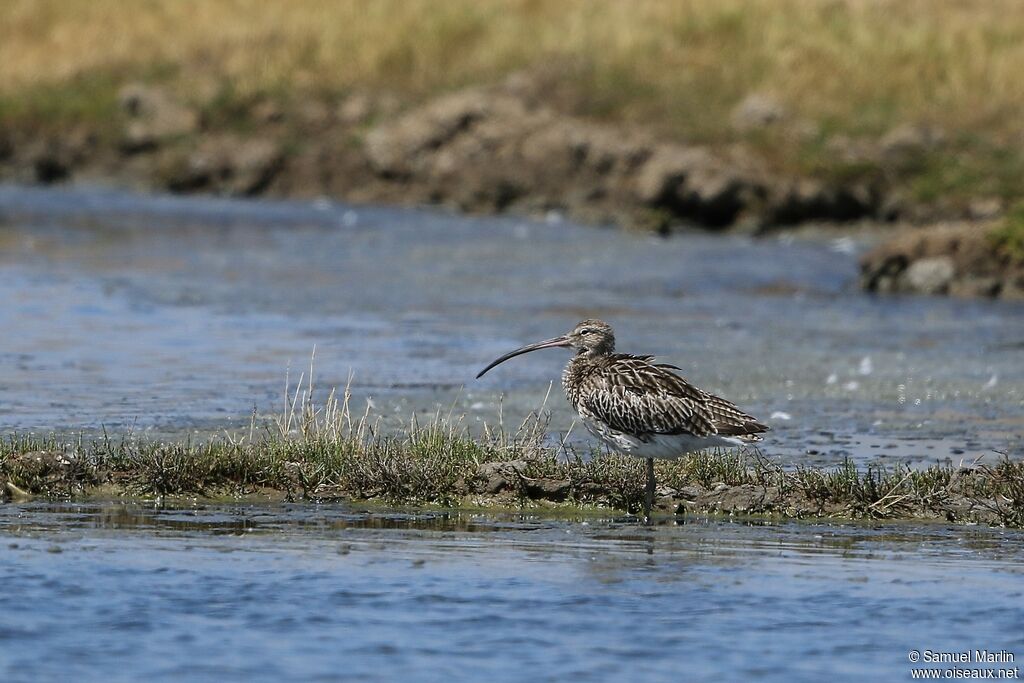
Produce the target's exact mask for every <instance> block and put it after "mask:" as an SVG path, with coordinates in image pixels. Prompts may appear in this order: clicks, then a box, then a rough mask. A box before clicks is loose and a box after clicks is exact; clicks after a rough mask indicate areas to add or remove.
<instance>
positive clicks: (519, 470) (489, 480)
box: [471, 460, 529, 495]
mask: <svg viewBox="0 0 1024 683" xmlns="http://www.w3.org/2000/svg"><path fill="white" fill-rule="evenodd" d="M528 466H529V464H528V463H527V462H526V461H525V460H510V461H508V462H485V463H483V464H481V465H480V466H479V467H477V470H476V475H475V476H474V477H473V482H472V484H471V488H472V490H473V491H475V492H477V493H489V494H492V495H493V494H496V493H501V492H502V491H509V490H511V491H518V490H519V484H520V482H521V481H522V480H523V476H522V475H523V474H524V473H525V472H526V468H527V467H528Z"/></svg>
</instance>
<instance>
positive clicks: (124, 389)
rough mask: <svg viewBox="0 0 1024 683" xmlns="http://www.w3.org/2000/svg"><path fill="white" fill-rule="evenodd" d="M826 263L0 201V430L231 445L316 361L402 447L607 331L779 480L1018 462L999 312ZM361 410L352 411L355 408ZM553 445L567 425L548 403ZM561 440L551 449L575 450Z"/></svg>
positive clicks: (509, 406)
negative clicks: (680, 381) (417, 420)
mask: <svg viewBox="0 0 1024 683" xmlns="http://www.w3.org/2000/svg"><path fill="white" fill-rule="evenodd" d="M848 251H849V250H848V249H846V248H845V246H844V248H842V249H834V248H833V246H832V244H831V243H830V242H829V241H827V240H817V241H813V240H803V241H798V240H784V239H782V240H764V241H751V240H747V239H743V238H737V237H706V236H700V235H689V236H683V237H679V238H676V239H672V240H661V239H657V238H650V237H641V236H637V235H632V234H624V233H622V232H619V231H616V230H606V229H595V228H587V227H580V226H574V225H571V224H565V223H562V224H558V225H549V224H547V223H532V222H528V221H522V220H516V219H510V218H464V217H455V216H449V215H446V214H443V213H437V212H431V211H414V210H398V209H385V208H364V207H360V208H352V207H347V206H343V205H336V204H332V203H326V202H324V203H312V204H310V203H300V202H255V201H250V202H240V201H225V200H213V199H202V198H170V197H149V196H135V195H127V194H119V193H112V192H106V191H98V190H93V191H89V190H80V189H58V190H38V189H25V188H14V187H0V282H2V283H3V288H4V297H3V300H2V301H0V329H3V330H16V331H17V333H16V334H5V335H4V339H3V342H2V344H0V367H2V369H3V372H2V373H0V427H2V428H3V429H4V430H5V431H9V430H12V429H19V430H25V429H36V430H44V431H48V430H51V429H61V428H73V429H74V428H80V427H86V428H91V429H99V428H101V427H102V426H106V427H107V428H108V429H109V430H113V431H115V432H117V431H122V430H124V429H125V428H127V427H132V428H134V429H136V430H139V431H150V432H152V433H153V434H155V435H172V436H180V435H181V433H182V432H183V431H185V430H188V429H196V430H199V431H200V432H201V433H210V432H213V433H217V432H219V431H220V430H221V429H222V428H225V427H226V428H232V427H242V428H245V427H248V422H249V419H248V416H249V414H250V413H251V411H252V408H253V406H254V404H255V405H256V407H258V408H259V409H260V410H261V411H262V412H268V411H272V410H274V409H276V408H277V407H279V406H280V405H281V403H282V397H281V395H282V388H283V385H284V377H285V372H286V369H287V368H289V367H290V369H291V370H290V372H291V375H292V378H293V380H294V379H295V378H296V377H297V376H298V375H299V373H300V372H302V371H303V370H304V369H306V368H307V367H308V364H309V358H310V353H311V350H312V349H313V347H314V346H316V349H317V352H316V366H317V381H318V383H319V386H320V387H322V389H323V391H324V393H326V391H327V389H328V388H329V387H330V386H340V385H344V384H345V383H346V381H347V378H348V376H349V373H350V372H352V373H353V376H354V380H353V390H354V392H355V394H356V397H357V401H356V402H357V404H359V403H360V402H361V401H362V400H364V399H372V401H373V403H374V406H375V410H376V411H377V412H380V413H382V414H384V416H385V417H391V418H393V422H394V423H397V422H398V421H399V419H400V420H401V421H402V422H405V421H406V420H407V418H408V417H409V415H410V414H411V413H412V412H414V411H419V412H424V413H430V414H433V413H434V412H435V411H436V410H437V409H438V408H439V407H441V409H442V410H443V411H444V412H446V413H447V412H448V410H449V409H453V410H454V412H455V413H456V414H463V413H464V414H466V415H467V416H468V421H469V423H470V424H477V423H478V422H480V421H484V420H486V421H491V422H493V421H495V420H496V419H497V417H498V413H499V404H498V398H499V396H500V395H501V394H503V393H504V394H505V396H504V401H503V405H502V410H503V413H504V417H505V420H506V422H507V423H508V424H518V421H519V419H520V418H521V417H522V416H523V415H525V414H526V412H528V411H529V410H531V409H534V408H536V407H537V406H538V405H539V403H540V402H541V400H542V398H543V396H544V394H545V393H546V391H547V388H548V385H549V383H550V382H551V380H553V379H556V378H557V377H558V376H559V372H560V368H561V365H562V364H563V363H564V362H565V360H566V359H565V357H564V355H563V354H562V353H560V352H550V353H544V354H541V353H538V354H533V355H531V356H529V357H527V358H525V359H523V360H522V361H521V362H517V363H510V364H506V365H505V366H502V367H501V368H499V369H498V370H496V371H495V372H492V373H490V374H489V375H488V376H487V377H486V378H484V380H481V381H479V382H477V381H474V380H473V379H472V378H473V376H474V375H475V374H476V372H477V371H478V370H479V369H480V368H481V367H482V366H483V365H484V364H485V363H486V362H487V361H489V360H490V359H492V358H494V357H496V356H497V355H499V354H500V353H502V352H504V351H507V350H509V349H511V348H514V347H515V346H518V345H520V344H521V343H524V342H527V341H532V340H535V339H541V338H546V337H550V336H553V335H554V334H557V333H560V332H563V331H564V330H565V329H567V328H568V327H569V326H571V325H572V324H573V323H574V322H575V321H576V320H577V319H579V318H581V317H585V316H591V315H594V316H600V317H604V318H607V319H609V320H610V321H611V322H612V323H613V324H615V325H616V327H617V331H618V337H619V346H620V348H622V349H623V350H627V351H635V352H655V353H658V354H659V355H660V356H661V357H663V358H665V359H666V360H668V361H670V362H673V363H675V364H677V365H679V366H680V367H682V368H684V372H685V374H686V375H687V376H688V377H690V379H692V380H694V381H695V382H697V383H698V384H699V385H701V386H704V387H706V388H708V389H710V390H713V391H717V392H721V393H722V394H724V395H726V396H728V397H730V398H732V399H734V400H736V401H737V402H738V403H739V404H740V405H741V406H743V407H744V408H747V409H748V410H750V411H751V412H753V413H754V414H756V415H758V416H761V417H763V418H765V419H766V421H767V422H769V423H770V424H771V425H772V428H773V432H772V434H771V435H770V436H771V438H770V439H769V440H768V441H767V442H766V444H765V447H766V450H767V453H768V454H769V455H770V456H772V457H777V458H780V459H782V460H784V461H787V462H807V463H815V464H830V463H835V462H837V461H840V460H842V459H843V458H845V457H851V458H853V459H855V460H861V461H863V460H890V461H892V460H899V461H904V462H913V463H932V462H935V461H946V460H948V461H951V462H954V463H955V462H958V461H960V460H967V461H969V460H971V459H973V458H975V457H977V456H979V455H983V454H988V456H989V457H992V452H993V449H1000V450H1009V451H1010V452H1011V453H1015V452H1019V445H1020V438H1021V436H1020V435H1021V432H1022V431H1024V429H1022V423H1021V414H1022V408H1024V362H1022V353H1024V350H1022V346H1021V344H1022V340H1024V308H1022V306H1021V305H1020V304H1013V303H1009V302H998V303H993V302H985V301H976V302H970V301H955V300H944V299H928V298H902V299H901V298H890V299H874V298H869V297H865V296H863V295H861V294H859V293H857V292H856V291H854V290H853V287H852V283H853V280H854V279H855V276H856V261H855V257H854V256H853V255H851V254H850V253H848ZM359 407H361V406H359ZM549 407H551V408H553V409H554V411H555V414H554V419H553V423H552V425H553V428H554V429H556V430H558V431H560V432H565V431H567V430H568V429H569V427H570V425H571V423H572V415H571V414H570V413H569V410H568V408H567V406H566V405H565V403H564V401H562V400H561V397H558V396H556V397H554V399H553V400H552V401H551V402H550V403H549ZM582 433H583V432H582V430H578V429H577V430H574V434H575V435H577V436H580V437H581V438H582Z"/></svg>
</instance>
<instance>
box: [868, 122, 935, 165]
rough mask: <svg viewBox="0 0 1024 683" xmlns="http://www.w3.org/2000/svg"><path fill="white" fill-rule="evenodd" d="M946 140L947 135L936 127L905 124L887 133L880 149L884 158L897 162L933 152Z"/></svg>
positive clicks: (880, 144)
mask: <svg viewBox="0 0 1024 683" xmlns="http://www.w3.org/2000/svg"><path fill="white" fill-rule="evenodd" d="M945 139H946V134H945V133H944V132H943V130H942V129H941V128H938V127H936V126H927V125H913V124H905V125H902V126H898V127H896V128H893V129H892V130H891V131H889V132H888V133H886V134H885V135H884V136H883V137H882V139H881V140H880V141H879V148H880V150H881V153H882V155H883V156H885V157H886V158H888V159H890V160H896V159H901V158H905V157H909V156H914V155H918V154H922V153H924V152H928V151H931V150H933V149H935V148H937V147H938V146H940V145H941V144H942V143H943V142H944V141H945Z"/></svg>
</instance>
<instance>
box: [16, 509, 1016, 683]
mask: <svg viewBox="0 0 1024 683" xmlns="http://www.w3.org/2000/svg"><path fill="white" fill-rule="evenodd" d="M1022 540H1024V537H1022V535H1021V533H1020V532H1011V531H999V530H988V529H971V528H964V527H956V528H947V527H945V526H941V525H932V526H917V527H910V526H902V525H892V524H888V525H877V526H861V525H846V526H835V525H824V524H811V523H795V522H793V523H781V524H769V523H758V524H750V523H744V522H741V521H735V522H728V521H721V520H708V519H702V518H692V519H688V520H687V521H686V523H684V524H672V525H661V526H656V527H653V528H643V527H638V526H636V525H635V524H634V523H630V522H627V521H623V520H613V519H601V518H589V519H587V518H583V519H576V520H559V519H543V518H531V517H523V516H505V517H492V516H488V517H481V516H474V515H469V514H454V515H453V514H447V513H443V512H436V513H420V514H412V513H402V512H386V511H376V512H374V513H367V512H364V511H360V510H359V509H357V508H351V507H347V506H333V505H330V506H329V505H321V506H309V505H301V506H276V505H265V506H243V505H228V506H200V507H197V508H189V509H152V508H146V507H138V506H123V505H119V504H114V503H110V504H99V503H83V504H74V505H72V504H60V505H55V504H26V505H6V506H0V544H2V545H0V548H2V550H0V552H2V558H3V559H2V561H0V585H2V586H3V587H4V589H3V592H4V601H3V609H2V610H0V679H2V680H4V681H6V682H8V683H14V682H17V681H37V680H76V681H93V680H104V681H121V680H124V681H130V680H151V681H179V680H196V681H242V680H245V681H264V680H265V681H278V680H303V681H317V680H323V681H335V680H361V681H372V680H492V681H511V680H538V681H564V680H580V681H590V680H618V679H621V680H643V681H680V680H687V681H702V680H708V681H710V680H715V681H720V680H757V681H802V680H807V681H820V680H822V676H823V675H824V672H830V673H829V678H830V679H831V680H905V679H909V678H910V668H911V665H910V664H909V663H908V653H909V651H910V650H918V651H924V650H928V649H930V650H935V651H963V650H967V649H971V650H973V649H988V650H991V651H997V650H1006V651H1009V652H1012V653H1015V656H1016V658H1017V660H1018V662H1019V661H1020V659H1021V658H1022V657H1024V610H1022V609H1021V607H1020V606H1021V604H1024V581H1022V579H1024V576H1022V573H1024V570H1022V566H1024V564H1022V561H1024V543H1022V542H1021V541H1022ZM963 666H966V665H963ZM989 666H993V665H989ZM998 666H1014V664H1008V665H998Z"/></svg>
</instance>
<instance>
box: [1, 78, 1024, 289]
mask: <svg viewBox="0 0 1024 683" xmlns="http://www.w3.org/2000/svg"><path fill="white" fill-rule="evenodd" d="M550 100H551V98H550V97H549V96H548V95H547V89H546V85H545V81H544V79H543V78H540V77H533V76H526V75H523V74H518V75H516V76H513V77H511V78H509V79H507V80H506V81H504V82H503V83H501V84H500V85H496V86H492V87H484V88H474V89H469V90H464V91H460V92H455V93H452V94H448V95H444V96H441V97H438V98H436V99H433V100H430V101H428V102H426V103H425V104H421V105H418V106H404V105H403V104H402V103H401V102H400V101H399V100H398V99H396V98H394V97H391V96H386V95H379V94H378V95H371V94H368V93H354V94H350V95H348V96H346V97H344V98H342V99H340V100H318V99H307V100H303V101H299V102H291V103H289V104H283V103H279V102H275V101H272V100H269V99H254V100H251V101H246V102H238V101H231V103H230V106H228V105H227V104H223V103H221V104H220V105H218V103H217V102H216V101H211V102H206V103H203V102H202V101H197V102H185V101H182V100H181V99H178V98H176V97H175V96H173V95H172V94H171V92H170V91H169V90H165V89H162V88H160V87H158V86H152V85H145V84H141V83H134V84H129V85H126V86H124V87H122V88H121V89H120V90H119V91H118V94H117V103H116V107H114V108H113V109H114V111H116V114H115V115H114V116H112V117H110V119H109V120H108V121H107V122H106V124H105V127H103V128H97V127H95V124H94V125H93V127H90V126H89V125H88V124H85V123H69V124H67V125H64V126H63V127H58V128H57V129H54V128H53V127H52V126H50V127H45V128H40V129H36V128H35V127H33V126H32V125H30V124H25V123H24V122H23V123H22V124H21V125H20V126H14V125H13V124H11V125H8V126H7V127H6V128H0V181H14V182H20V183H28V184H52V183H61V182H75V181H80V182H90V183H100V184H111V183H113V184H116V185H121V186H127V187H132V188H136V189H143V190H158V191H170V192H175V193H204V194H215V195H226V196H243V197H244V196H273V197H297V198H315V197H333V198H340V199H345V200H348V201H354V202H383V203H391V204H442V205H446V206H450V207H453V208H455V209H458V210H460V211H465V212H471V213H484V214H490V213H502V212H512V213H518V214H522V215H530V216H544V217H555V218H557V217H558V216H561V215H568V216H570V217H572V218H573V219H576V220H578V221H583V222H590V223H614V224H618V225H622V226H626V227H630V228H633V229H640V230H646V231H656V232H661V233H668V232H671V231H672V230H674V229H675V228H677V227H680V226H698V227H702V228H705V229H708V230H726V229H728V230H742V231H747V232H764V231H768V230H772V229H778V228H784V227H787V226H793V225H797V224H801V223H806V222H815V223H825V224H828V223H834V224H840V223H843V222H849V221H869V222H899V223H901V224H911V225H927V226H928V227H926V228H923V229H922V230H921V232H919V233H911V234H903V230H902V229H901V231H900V232H899V233H898V234H897V237H896V238H894V239H893V240H892V241H891V242H889V243H887V244H885V245H884V246H882V247H880V248H879V249H878V250H876V251H874V252H872V253H871V254H869V255H868V256H867V257H866V258H865V260H864V265H863V273H864V274H863V278H862V284H863V286H864V288H865V289H867V290H869V291H873V292H880V293H889V292H920V293H928V294H953V295H957V296H990V297H995V296H999V297H1005V298H1018V297H1019V296H1020V292H1021V291H1022V288H1024V284H1022V280H1021V276H1022V268H1024V265H1022V264H1024V258H1021V257H1020V255H1017V257H1013V255H1012V254H1011V255H1010V256H1007V254H1006V253H1004V252H1001V251H1000V250H999V249H998V248H996V247H995V246H993V242H992V240H991V239H990V238H989V237H987V234H988V233H990V232H992V231H993V230H996V229H997V228H998V225H999V223H998V222H999V221H1001V220H1004V218H1003V214H1004V213H1005V212H1006V208H1005V207H1004V205H1003V202H1002V201H1001V200H1000V199H997V198H993V197H978V198H977V199H976V200H975V201H972V202H969V203H967V204H966V205H963V204H958V205H952V204H943V203H942V200H941V199H939V200H936V201H934V202H925V201H922V200H920V199H918V200H914V199H911V198H910V197H911V194H909V193H908V192H907V188H906V183H907V177H904V176H905V175H906V173H910V172H911V171H912V170H913V169H914V168H917V167H918V166H920V165H921V164H922V163H924V160H925V159H927V158H929V156H928V155H930V154H933V153H937V151H940V150H941V149H943V145H944V144H946V137H947V136H946V134H945V133H944V132H943V131H941V130H939V129H937V128H934V127H928V126H913V125H906V126H900V127H897V128H896V129H894V130H892V131H890V132H889V133H887V134H886V135H885V136H883V137H881V138H879V139H878V140H866V139H850V138H845V137H841V136H838V137H837V136H831V137H827V138H822V140H821V144H822V145H824V148H826V149H827V151H828V156H829V158H830V159H834V163H835V165H836V168H833V169H824V170H823V171H822V172H816V173H815V174H814V177H811V176H810V175H805V176H798V175H793V174H792V173H791V172H788V171H785V170H781V169H780V168H778V167H776V166H774V165H773V164H772V163H771V162H770V160H768V159H766V158H764V157H762V156H761V155H759V154H758V152H756V151H755V150H754V149H753V148H752V147H751V145H750V144H742V143H733V144H728V145H725V144H723V145H718V146H706V145H696V144H685V143H682V142H679V141H672V140H668V139H665V138H664V137H663V136H658V135H656V134H655V133H654V132H653V131H652V130H649V129H645V128H643V127H640V126H630V125H626V124H618V125H610V124H599V123H594V122H592V121H589V120H584V119H582V118H578V117H574V116H571V115H568V114H565V113H563V112H561V111H559V110H558V109H556V108H555V107H553V106H549V103H550ZM732 126H733V127H734V128H735V129H736V130H737V131H742V132H743V133H744V134H745V135H753V137H754V139H756V137H757V135H761V134H763V135H770V136H776V137H778V136H782V137H783V138H784V139H787V140H791V143H792V144H793V145H797V146H799V145H805V144H807V137H808V136H811V137H815V136H820V131H818V129H817V128H816V127H815V126H813V125H811V124H809V123H808V122H806V121H800V120H797V119H795V118H794V117H792V116H791V115H790V114H789V113H788V112H787V111H786V110H785V109H784V108H782V107H781V106H780V105H779V104H778V103H777V102H775V101H774V100H772V99H771V98H767V97H764V96H758V95H752V96H750V97H748V98H746V99H744V100H743V101H741V102H740V103H739V105H738V106H737V107H736V110H735V111H734V112H733V120H732ZM843 169H846V170H845V171H844V170H843ZM908 169H910V170H908ZM1012 210H1013V208H1012V207H1011V211H1010V212H1011V213H1012ZM949 219H956V220H958V221H963V222H962V223H958V224H957V225H947V224H945V223H936V221H939V220H946V222H947V223H948V221H949ZM1021 225H1022V226H1024V221H1022V222H1021ZM1020 235H1024V228H1021V229H1019V230H1018V232H1017V235H1016V236H1015V237H1014V239H1015V240H1016V241H1017V242H1021V241H1022V237H1021V236H1020ZM1018 249H1020V248H1019V247H1018Z"/></svg>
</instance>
